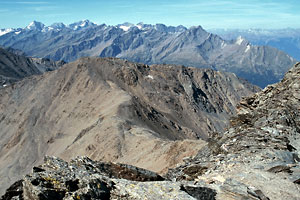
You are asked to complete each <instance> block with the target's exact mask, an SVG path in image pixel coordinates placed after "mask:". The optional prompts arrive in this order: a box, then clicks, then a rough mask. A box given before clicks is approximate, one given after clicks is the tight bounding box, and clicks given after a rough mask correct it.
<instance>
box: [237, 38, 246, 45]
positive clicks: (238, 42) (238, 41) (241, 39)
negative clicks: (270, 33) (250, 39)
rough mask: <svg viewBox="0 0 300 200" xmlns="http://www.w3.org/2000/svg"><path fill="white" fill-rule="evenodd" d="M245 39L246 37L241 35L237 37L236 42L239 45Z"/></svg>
mask: <svg viewBox="0 0 300 200" xmlns="http://www.w3.org/2000/svg"><path fill="white" fill-rule="evenodd" d="M244 41H245V39H244V38H242V36H239V37H238V38H237V39H236V42H235V43H236V44H238V45H241V44H242V43H243V42H244Z"/></svg>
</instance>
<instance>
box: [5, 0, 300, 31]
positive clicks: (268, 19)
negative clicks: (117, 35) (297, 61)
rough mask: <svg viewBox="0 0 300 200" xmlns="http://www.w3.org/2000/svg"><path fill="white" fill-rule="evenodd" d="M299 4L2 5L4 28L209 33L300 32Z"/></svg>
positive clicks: (225, 0) (17, 1) (194, 0)
mask: <svg viewBox="0 0 300 200" xmlns="http://www.w3.org/2000/svg"><path fill="white" fill-rule="evenodd" d="M299 11H300V2H299V0H247V1H246V0H185V1H182V0H172V1H169V0H151V1H150V0H132V1H129V0H105V1H104V0H67V1H64V0H51V1H50V0H49V1H48V0H0V19H1V20H0V28H10V27H12V28H17V27H25V26H26V25H28V24H29V23H30V22H31V21H33V20H36V21H40V22H43V23H44V24H46V25H51V24H52V23H54V22H63V23H65V24H70V23H72V22H75V21H79V20H83V19H89V20H90V21H93V22H95V23H98V24H102V23H105V24H107V25H116V24H120V23H123V22H132V23H138V22H144V23H149V24H156V23H164V24H167V25H180V24H182V25H185V26H187V27H190V26H194V25H201V26H203V27H204V28H206V29H209V28H287V27H290V28H300V12H299Z"/></svg>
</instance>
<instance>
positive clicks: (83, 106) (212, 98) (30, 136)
mask: <svg viewBox="0 0 300 200" xmlns="http://www.w3.org/2000/svg"><path fill="white" fill-rule="evenodd" d="M257 91H259V89H258V88H257V87H255V86H253V85H251V84H249V83H248V82H246V81H245V80H243V79H240V78H238V77H236V76H235V75H234V74H232V73H223V72H218V71H214V70H211V69H198V68H192V67H183V66H174V65H151V66H149V65H145V64H139V63H132V62H129V61H126V60H121V59H117V58H82V59H79V60H78V61H75V62H73V63H69V64H66V65H64V66H63V67H61V68H60V69H58V70H55V71H51V72H47V73H44V74H42V75H37V76H31V77H29V78H26V79H23V80H22V81H19V82H16V83H13V84H12V85H9V86H7V87H4V88H2V89H0V127H1V129H0V130H1V131H0V137H1V140H0V177H1V179H0V186H1V187H0V189H1V190H0V192H1V193H2V192H4V190H5V189H6V188H7V187H8V186H9V185H10V184H12V183H13V182H14V181H16V180H18V179H20V178H22V176H23V175H24V174H26V173H29V172H30V170H31V169H32V167H33V166H36V165H39V164H41V163H42V162H43V158H44V156H45V155H51V156H57V157H61V158H62V159H65V160H67V161H69V160H70V158H74V157H76V156H89V157H90V158H91V159H94V160H102V161H114V162H120V163H126V164H130V165H135V166H137V167H142V168H145V169H148V170H152V171H155V172H159V173H164V172H166V171H167V170H168V168H170V167H175V166H176V164H178V163H180V162H182V159H183V158H184V157H187V156H192V155H195V154H196V153H197V152H198V150H200V149H201V148H202V147H203V146H204V145H205V144H206V141H207V140H208V138H210V137H211V135H213V134H214V133H215V132H220V131H223V130H224V129H225V128H226V126H227V125H228V119H229V118H230V116H232V115H234V114H236V108H235V106H236V104H237V103H238V102H239V101H240V100H241V97H242V96H248V95H250V94H253V93H254V92H257Z"/></svg>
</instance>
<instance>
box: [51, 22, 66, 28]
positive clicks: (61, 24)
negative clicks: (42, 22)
mask: <svg viewBox="0 0 300 200" xmlns="http://www.w3.org/2000/svg"><path fill="white" fill-rule="evenodd" d="M65 27H66V25H65V24H63V23H54V24H52V25H51V26H49V29H51V30H52V29H54V30H61V29H63V28H65Z"/></svg>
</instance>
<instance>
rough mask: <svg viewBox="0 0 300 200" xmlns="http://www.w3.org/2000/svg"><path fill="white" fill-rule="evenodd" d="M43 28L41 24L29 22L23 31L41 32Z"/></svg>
mask: <svg viewBox="0 0 300 200" xmlns="http://www.w3.org/2000/svg"><path fill="white" fill-rule="evenodd" d="M44 27H45V25H44V24H43V23H41V22H37V21H32V22H30V24H29V25H28V26H26V28H25V29H28V30H38V31H41V30H43V28H44Z"/></svg>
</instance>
